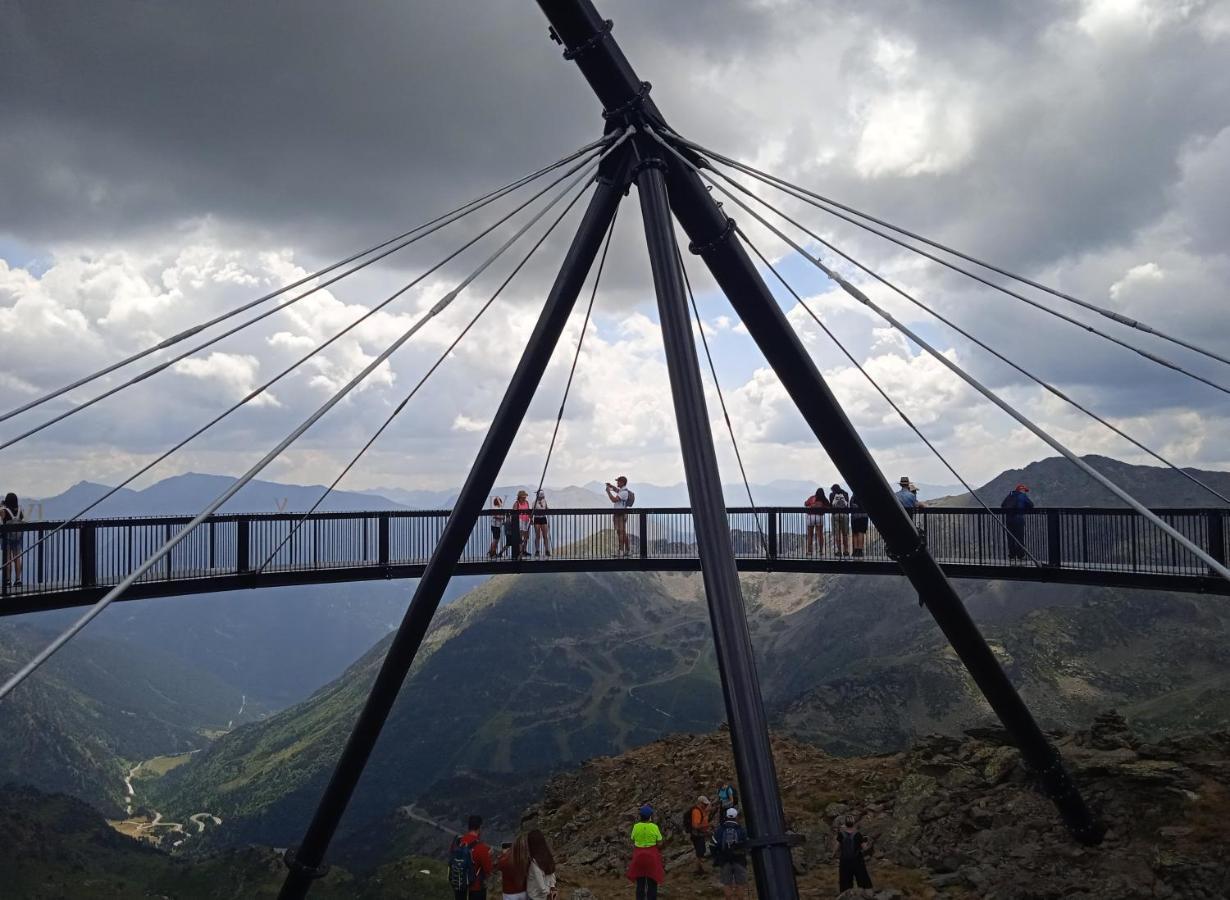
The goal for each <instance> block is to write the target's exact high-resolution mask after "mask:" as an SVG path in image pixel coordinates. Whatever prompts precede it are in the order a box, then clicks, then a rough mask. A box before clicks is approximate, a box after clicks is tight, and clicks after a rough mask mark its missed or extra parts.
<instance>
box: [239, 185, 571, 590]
mask: <svg viewBox="0 0 1230 900" xmlns="http://www.w3.org/2000/svg"><path fill="white" fill-rule="evenodd" d="M587 189H588V186H586V187H583V188H582V189H581V190H580V191H578V192H577V195H576V196H575V197H573V198H572V199H571V200H570V201H568V205H567V206H566V207H564V210H563V212H561V213H560V214H559V215H558V216H556V217H555V220H554V221H553V222H552V223H551V224H550V225H549V226H548V227H547V230H546V231H545V232H543V234H542V236H541V237H540V238H538V240H537V241H535V242H534V246H532V247H530V249H529V251H528V252H527V253H526V254H525V256H523V257H522V258H521V261H520V262H518V263H517V265H516V267H515V268H514V269H513V270H512V272H510V273H509V275H508V277H507V278H505V279H504V281H503V282H501V284H500V286H499V287H498V288H496V289H495V293H493V294H492V295H491V297H490V298H489V299H488V300H487V302H486V303H484V304H483V305H482V306H481V307H480V308H479V310H478V312H476V313H475V314H474V316H473V317H472V318H471V319H470V321H469V322H468V323H467V324H466V326H465V327H464V328H463V329H461V333H460V334H458V335H457V337H455V338H454V339H453V342H452V343H451V344H449V345H448V347H446V348H445V350H444V352H443V353H441V354H440V356H439V357H438V358H437V359H436V361H435V362H434V363H433V364H432V366H431V368H429V369H428V370H427V372H426V373H425V374H424V375H423V376H422V377H421V378H420V379H419V380H418V382H417V383H416V384H415V385H414V387H413V388H411V389H410V393H408V394H407V395H406V396H405V398H404V399H403V400H402V401H401V402H400V403H398V404H397V406H396V407H395V408H394V409H393V411H392V412H391V413H389V416H388V418H386V419H385V420H384V422H383V423H382V424H381V426H380V427H379V428H377V429H376V431H375V433H374V434H373V435H372V436H371V437H370V438H368V439H367V443H365V444H364V445H363V446H362V447H360V448H359V451H358V452H357V453H356V454H355V455H354V457H353V458H352V459H351V460H350V462H348V463H347V464H346V465H345V467H344V468H343V469H342V471H341V472H339V473H338V476H337V477H336V478H334V479H333V481H332V482H331V483H330V484H329V486H328V487H327V488H325V489H324V491H323V492H322V493H321V495H320V496H319V497H318V498H317V499H316V502H315V503H313V504H312V506H311V508H310V509H308V511H307V512H305V513H303V515H301V516H300V517H299V518H298V519H296V520H295V524H294V525H293V526H292V527H291V528H290V530H289V531H288V532H287V534H286V537H284V538H282V540H281V541H280V542H279V543H278V545H277V546H276V547H274V548H273V552H272V553H270V554H269V556H268V557H267V558H266V559H265V561H264V562H263V563H261V564H260V566H259V567H258V568H257V569H256V574H257V575H259V574H260V573H262V572H264V571H265V569H266V568H267V567H268V566H269V564H270V563H271V562H272V561H273V558H274V557H275V556H277V555H278V552H279V551H281V549H282V548H283V547H285V546H286V544H287V543H289V542H290V540H291V539H292V538H293V537H294V536H295V534H297V533H298V531H299V529H300V528H302V527H303V524H304V523H305V522H306V521H307V520H308V518H309V517H310V516H311V515H312V513H314V512H316V510H317V509H319V508H320V505H321V504H322V503H324V502H325V499H326V498H327V497H328V496H329V494H331V493H333V491H334V489H335V488H336V487H337V486H338V484H340V483H341V481H342V479H343V478H345V477H346V476H347V475H348V474H349V473H350V470H351V469H353V468H354V467H355V466H356V465H357V464H358V462H359V460H360V459H362V458H363V456H364V455H365V454H366V453H367V451H368V450H370V449H371V447H372V445H373V444H374V443H376V441H377V440H378V439H379V438H380V436H381V435H382V434H384V432H385V430H386V429H387V428H388V427H389V426H390V425H392V424H393V420H394V419H396V418H397V417H398V416H399V415H400V414H401V411H402V410H403V409H405V408H406V405H407V404H408V403H409V402H410V401H411V400H413V399H414V396H415V395H416V394H417V393H418V392H419V389H420V388H422V387H423V385H424V384H426V383H427V380H428V379H429V378H431V376H432V375H433V374H434V373H435V371H436V369H438V368H440V366H441V365H442V364H443V363H444V361H445V360H446V359H448V357H449V356H450V355H451V354H452V352H453V351H454V350H455V349H456V348H457V345H458V344H460V343H461V340H462V338H464V337H465V336H466V335H467V334H468V333H469V332H470V329H472V328H473V327H474V326H475V325H477V324H478V320H479V319H481V318H482V317H483V315H484V314H485V313H486V312H487V310H488V309H490V308H491V306H492V304H494V303H495V301H496V300H497V299H498V298H499V296H500V294H502V293H503V292H504V289H505V288H506V287H508V285H509V283H510V282H511V281H512V280H513V279H514V278H516V277H517V274H518V273H519V272H520V271H521V270H522V269H523V268H524V267H525V265H526V264H527V263H529V261H530V259H531V257H533V255H534V253H535V252H537V250H538V248H539V247H541V246H542V245H543V243H545V242H546V240H547V238H549V237H550V236H551V233H552V232H553V231H555V228H556V226H557V225H559V223H560V222H562V221H563V220H564V217H565V216H567V215H568V213H569V212H570V211H571V210H572V208H573V207H574V206H576V204H577V201H578V200H580V199H581V198H582V197H583V196H585V191H586V190H587Z"/></svg>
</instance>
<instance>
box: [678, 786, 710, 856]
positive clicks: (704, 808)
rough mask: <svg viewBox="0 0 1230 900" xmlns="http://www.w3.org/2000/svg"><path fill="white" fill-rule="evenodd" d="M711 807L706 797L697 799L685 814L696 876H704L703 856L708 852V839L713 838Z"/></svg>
mask: <svg viewBox="0 0 1230 900" xmlns="http://www.w3.org/2000/svg"><path fill="white" fill-rule="evenodd" d="M712 814H713V806H712V805H711V804H710V803H709V798H708V797H704V796H701V797H697V798H696V803H695V804H693V806H692V808H691V809H689V810H688V812H687V818H686V821H685V824H686V825H687V832H688V836H689V837H690V838H691V839H692V852H693V853H694V854H695V856H696V874H697V875H704V874H705V854H706V853H707V852H708V850H709V839H710V838H711V837H712V836H713V823H712V822H711V821H709V820H710V817H711V816H712Z"/></svg>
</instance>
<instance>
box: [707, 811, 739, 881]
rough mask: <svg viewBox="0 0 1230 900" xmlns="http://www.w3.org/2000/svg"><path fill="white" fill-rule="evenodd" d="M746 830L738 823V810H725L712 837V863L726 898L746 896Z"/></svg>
mask: <svg viewBox="0 0 1230 900" xmlns="http://www.w3.org/2000/svg"><path fill="white" fill-rule="evenodd" d="M746 848H747V832H746V831H745V830H744V829H743V826H742V825H740V824H739V810H737V809H735V807H733V806H732V807H731V808H730V809H728V810H726V816H725V818H724V819H723V820H722V824H720V825H719V826H718V827H717V832H716V833H715V834H714V837H713V863H714V865H716V866H717V867H718V881H720V882H721V883H722V890H723V892H725V894H726V900H733V898H735V897H742V898H744V900H746V898H747V854H746V852H745V851H746Z"/></svg>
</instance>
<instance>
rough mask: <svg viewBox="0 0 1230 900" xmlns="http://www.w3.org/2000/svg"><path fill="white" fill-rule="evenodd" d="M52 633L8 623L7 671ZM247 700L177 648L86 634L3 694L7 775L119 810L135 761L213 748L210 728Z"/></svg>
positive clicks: (1, 757) (1, 751)
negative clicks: (159, 649)
mask: <svg viewBox="0 0 1230 900" xmlns="http://www.w3.org/2000/svg"><path fill="white" fill-rule="evenodd" d="M50 637H51V635H49V634H46V633H43V632H40V631H36V630H34V629H30V628H27V627H24V626H20V625H11V624H4V625H0V679H3V678H7V677H8V676H9V675H10V674H12V673H13V672H14V671H16V670H17V668H18V667H19V666H20V665H21V664H23V663H25V662H26V660H28V659H29V658H30V657H31V656H33V655H34V654H35V653H36V652H37V651H38V650H40V649H41V648H42V647H43V645H44V644H46V642H47V641H48V640H49V639H50ZM243 706H244V701H243V697H242V696H241V694H240V693H239V691H237V690H234V689H232V688H230V687H228V686H226V685H224V684H222V683H221V682H219V681H217V680H216V679H214V678H212V677H210V676H209V675H208V674H206V673H203V672H201V671H199V670H195V669H192V668H191V667H188V666H185V665H183V664H182V663H180V662H178V661H177V660H176V659H175V658H174V657H171V656H168V655H165V654H158V653H153V652H149V651H145V650H139V649H138V648H135V647H133V646H132V645H129V644H125V643H122V642H117V641H110V640H100V639H97V638H92V637H84V638H81V639H79V640H76V641H74V642H72V643H71V644H69V645H68V646H67V647H65V648H64V650H63V651H61V652H60V653H59V654H58V655H57V656H56V657H55V658H54V659H52V660H50V661H49V662H48V663H47V664H46V665H44V666H43V667H42V668H41V669H40V670H39V671H37V672H35V673H34V674H33V675H32V676H31V677H30V678H29V679H28V680H27V681H26V682H25V683H24V684H22V685H21V686H20V687H18V688H17V689H16V690H15V691H14V692H13V693H12V694H11V695H9V696H8V697H6V698H5V700H4V702H3V703H0V783H3V782H5V781H18V782H22V783H25V784H30V785H34V786H36V787H39V788H41V789H43V790H47V791H62V792H65V793H68V794H72V795H73V796H76V797H79V798H82V799H84V800H87V801H89V802H90V803H92V804H93V805H94V806H95V807H96V808H98V809H100V810H103V811H105V812H107V813H109V814H112V815H118V814H119V813H120V812H121V811H122V809H123V803H124V798H125V795H126V789H125V787H124V776H125V775H126V774H127V772H128V769H129V766H130V765H131V763H133V762H135V761H137V760H142V759H147V758H149V757H153V756H158V755H162V754H171V753H182V752H184V751H186V750H193V749H200V748H202V747H204V746H205V745H206V744H207V743H208V740H207V739H206V737H205V736H204V734H203V733H202V732H203V731H205V730H207V729H224V728H226V727H227V726H228V725H229V724H231V723H232V721H239V720H241V719H242V718H243V717H242V716H241V715H240V709H241V707H243ZM259 712H260V710H259V707H255V706H254V707H250V708H245V709H244V715H247V716H255V715H256V714H258V713H259Z"/></svg>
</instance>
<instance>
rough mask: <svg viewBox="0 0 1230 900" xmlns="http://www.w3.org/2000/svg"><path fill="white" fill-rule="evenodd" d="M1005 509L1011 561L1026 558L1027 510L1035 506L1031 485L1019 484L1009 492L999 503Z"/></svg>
mask: <svg viewBox="0 0 1230 900" xmlns="http://www.w3.org/2000/svg"><path fill="white" fill-rule="evenodd" d="M999 508H1000V509H1002V510H1003V511H1004V524H1005V525H1006V526H1007V527H1008V559H1009V560H1010V561H1011V562H1016V561H1017V560H1023V559H1025V512H1026V510H1030V509H1033V508H1034V502H1033V501H1032V500H1030V499H1029V485H1026V484H1018V485H1017V486H1016V487H1015V488H1013V489H1012V490H1011V491H1009V492H1008V496H1007V497H1005V498H1004V502H1003V503H1001V504H1000V505H999Z"/></svg>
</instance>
